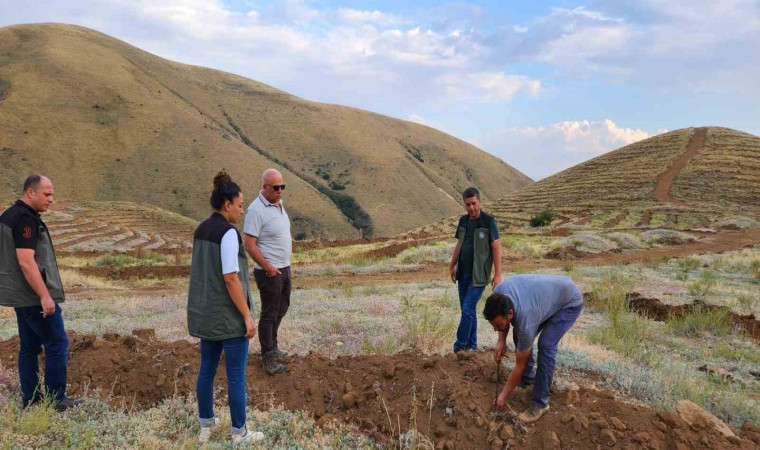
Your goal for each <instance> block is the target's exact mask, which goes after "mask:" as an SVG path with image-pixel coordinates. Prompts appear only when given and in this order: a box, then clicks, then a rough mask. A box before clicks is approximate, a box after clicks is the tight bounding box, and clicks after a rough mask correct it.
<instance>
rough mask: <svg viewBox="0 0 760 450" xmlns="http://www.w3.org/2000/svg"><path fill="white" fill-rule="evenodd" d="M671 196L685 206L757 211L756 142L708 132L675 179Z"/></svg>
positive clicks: (759, 155)
mask: <svg viewBox="0 0 760 450" xmlns="http://www.w3.org/2000/svg"><path fill="white" fill-rule="evenodd" d="M672 194H673V196H674V197H675V198H678V199H680V200H683V201H687V202H703V201H711V202H715V203H720V204H724V205H729V206H731V205H741V206H742V207H744V208H750V209H751V208H757V207H760V138H758V137H757V136H753V135H751V134H747V133H742V132H739V131H736V130H731V129H729V128H718V127H711V128H709V129H708V131H707V136H706V137H705V144H704V146H703V147H702V149H701V150H700V151H699V153H698V154H697V156H696V157H695V158H694V159H692V160H691V161H690V162H689V164H688V165H687V166H686V167H685V168H684V169H683V170H682V171H681V173H680V174H679V175H678V177H676V179H675V183H674V184H673V189H672Z"/></svg>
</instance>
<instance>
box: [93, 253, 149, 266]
mask: <svg viewBox="0 0 760 450" xmlns="http://www.w3.org/2000/svg"><path fill="white" fill-rule="evenodd" d="M138 261H140V260H139V259H137V258H135V257H134V256H130V255H127V254H124V253H117V254H115V255H114V254H108V255H103V256H100V257H99V258H97V259H96V260H95V261H93V263H92V264H93V265H94V266H98V267H105V266H109V267H126V266H133V265H136V264H137V263H138Z"/></svg>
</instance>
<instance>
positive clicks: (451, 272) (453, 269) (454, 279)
mask: <svg viewBox="0 0 760 450" xmlns="http://www.w3.org/2000/svg"><path fill="white" fill-rule="evenodd" d="M449 276H450V277H451V281H452V282H453V283H456V282H457V266H449Z"/></svg>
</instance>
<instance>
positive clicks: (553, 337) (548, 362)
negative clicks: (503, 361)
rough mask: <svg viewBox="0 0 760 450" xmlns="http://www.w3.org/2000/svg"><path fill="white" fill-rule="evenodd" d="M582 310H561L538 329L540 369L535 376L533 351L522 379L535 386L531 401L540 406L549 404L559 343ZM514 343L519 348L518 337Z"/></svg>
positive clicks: (581, 307) (580, 306) (578, 308)
mask: <svg viewBox="0 0 760 450" xmlns="http://www.w3.org/2000/svg"><path fill="white" fill-rule="evenodd" d="M582 309H583V305H578V306H573V307H572V308H564V309H560V310H559V311H558V312H557V313H556V314H554V315H553V316H551V317H550V318H549V319H547V320H546V321H545V322H544V323H542V324H541V325H540V326H539V327H538V330H539V332H540V333H541V335H540V336H539V337H538V369H536V373H535V375H534V374H533V366H534V365H535V361H534V359H533V350H531V352H530V356H529V357H528V364H527V365H526V366H525V371H524V372H523V375H522V379H521V381H522V382H523V383H530V384H533V395H532V396H531V398H530V401H531V402H532V403H534V404H536V405H538V406H541V407H545V406H546V405H548V404H549V391H550V389H551V387H552V378H553V377H554V365H555V364H556V359H557V349H558V348H559V341H560V340H561V339H562V336H564V335H565V333H567V330H569V329H570V327H572V326H573V324H574V323H575V320H576V319H578V316H580V315H581V310H582ZM513 336H514V333H513ZM514 342H515V347H517V338H516V337H514Z"/></svg>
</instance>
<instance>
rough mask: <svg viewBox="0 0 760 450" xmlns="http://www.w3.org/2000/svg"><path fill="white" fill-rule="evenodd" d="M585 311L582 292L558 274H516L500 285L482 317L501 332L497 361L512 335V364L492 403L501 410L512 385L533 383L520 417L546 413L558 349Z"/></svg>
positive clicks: (528, 419) (526, 419) (532, 419)
mask: <svg viewBox="0 0 760 450" xmlns="http://www.w3.org/2000/svg"><path fill="white" fill-rule="evenodd" d="M581 309H583V294H582V293H581V291H580V290H579V289H578V287H577V286H576V285H575V283H573V281H572V280H571V279H570V278H568V277H564V276H556V275H515V276H512V277H509V278H507V279H506V280H504V281H503V282H502V283H500V284H499V285H498V286H496V288H495V289H494V291H493V294H491V295H490V296H489V297H488V299H487V300H486V304H485V308H484V309H483V316H485V318H486V320H488V321H489V322H490V323H491V326H493V329H494V331H497V332H498V333H499V340H498V342H497V343H496V347H495V348H494V353H493V356H494V359H495V360H496V361H501V358H502V357H503V356H504V354H505V353H506V350H507V333H508V332H509V327H510V325H512V326H513V327H514V329H513V331H512V335H513V339H514V343H515V353H516V363H515V367H514V369H512V372H511V373H510V374H509V377H508V378H507V384H506V386H504V389H503V390H502V391H501V393H500V394H499V396H498V397H497V399H496V407H497V408H498V409H500V410H501V409H503V408H504V406H505V404H506V402H507V397H508V396H509V394H511V393H512V391H513V390H514V389H515V387H517V386H518V384H519V385H520V386H524V387H527V386H530V385H533V395H532V396H531V405H530V406H529V407H528V408H527V409H526V410H525V411H524V412H523V413H522V414H520V416H519V419H520V420H522V421H523V422H526V423H531V422H535V421H537V420H538V419H540V418H541V416H543V415H544V413H545V412H546V411H548V410H549V389H550V388H551V385H552V377H553V376H554V364H555V359H556V356H557V348H558V346H559V341H560V339H562V336H564V335H565V333H567V330H569V329H570V327H572V326H573V324H574V323H575V320H576V319H577V318H578V316H579V315H580V314H581ZM539 333H540V336H539V337H538V368H537V369H536V372H535V374H534V373H533V366H534V359H533V342H534V341H535V340H536V336H538V335H539Z"/></svg>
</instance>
